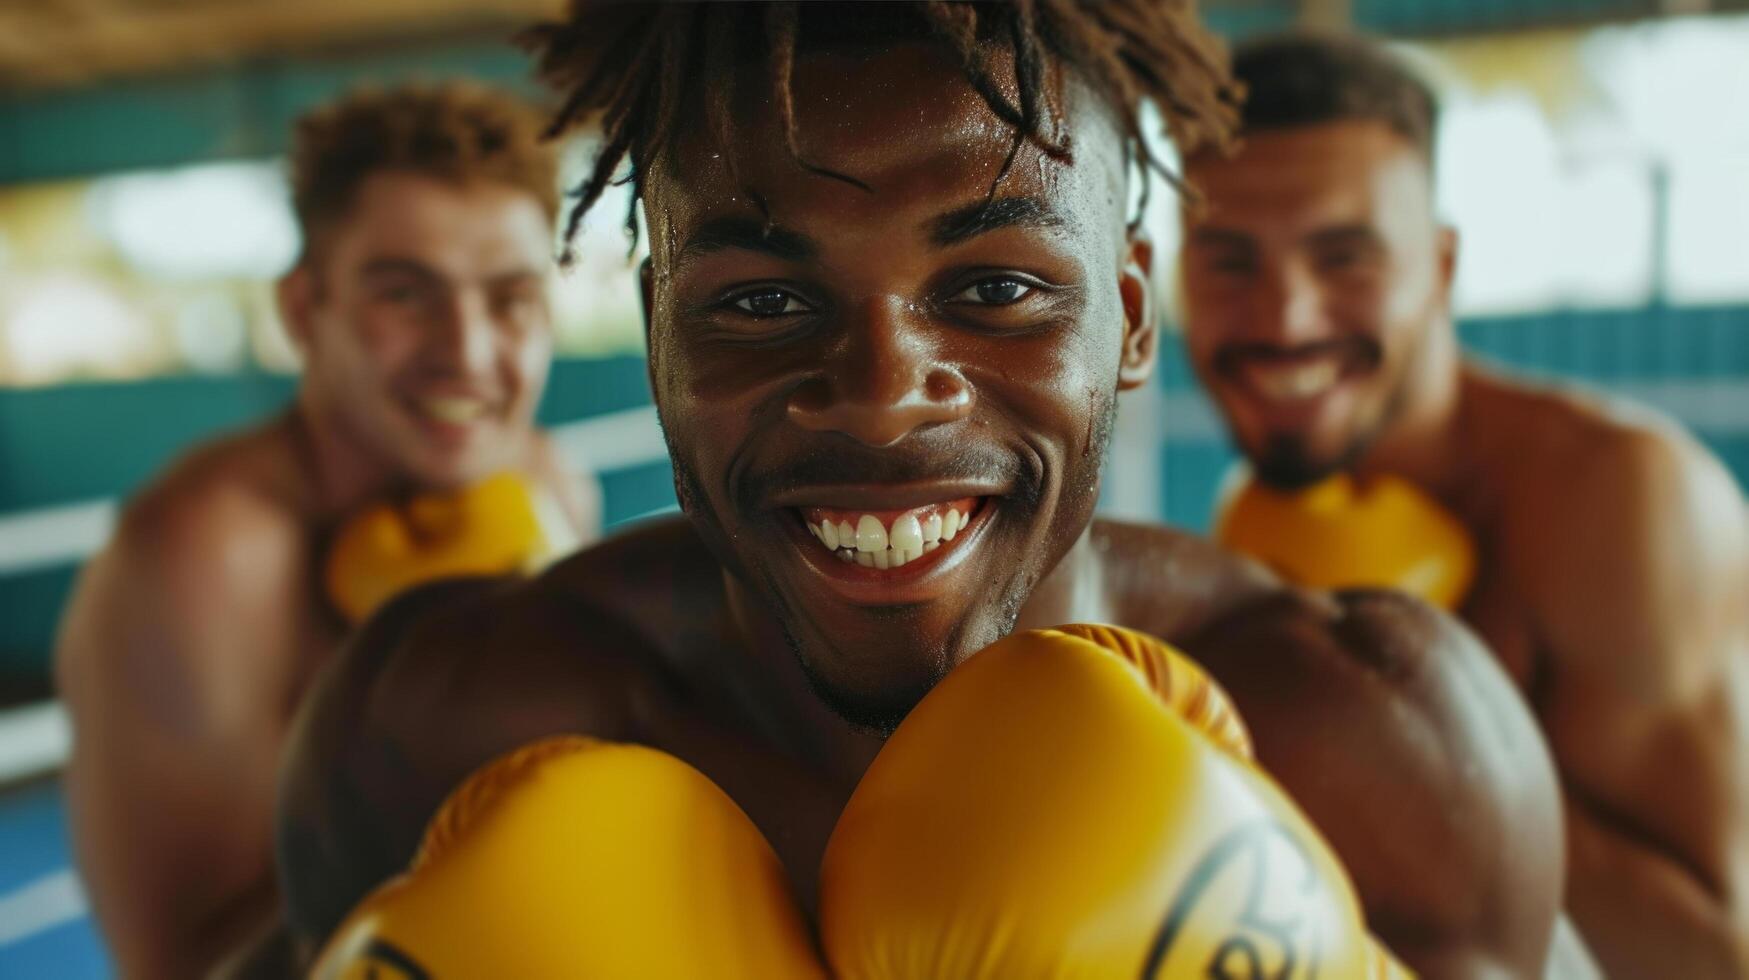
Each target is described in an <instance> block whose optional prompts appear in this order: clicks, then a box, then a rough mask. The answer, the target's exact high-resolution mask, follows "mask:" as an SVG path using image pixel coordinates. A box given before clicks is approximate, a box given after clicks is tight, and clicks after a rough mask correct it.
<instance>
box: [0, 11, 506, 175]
mask: <svg viewBox="0 0 1749 980" xmlns="http://www.w3.org/2000/svg"><path fill="white" fill-rule="evenodd" d="M445 78H473V79H477V80H480V81H485V82H492V83H495V84H499V85H503V86H505V87H508V88H512V89H515V90H518V91H521V92H523V93H524V94H527V95H534V94H535V93H536V92H537V91H538V89H537V88H536V86H535V85H534V82H533V79H532V78H531V76H530V62H529V60H528V58H527V56H526V55H524V54H523V53H522V52H521V51H519V50H518V49H517V48H515V47H514V46H512V45H511V44H510V43H509V39H508V38H507V37H506V38H495V37H494V38H485V39H481V40H477V41H469V42H451V43H447V44H427V45H420V46H417V47H407V48H405V49H401V50H391V51H386V52H373V53H371V54H369V55H354V56H334V57H330V58H309V59H300V60H297V61H265V62H255V63H251V64H249V65H247V66H244V67H240V68H231V69H225V70H216V71H209V72H201V73H190V74H185V75H178V76H171V77H163V78H149V79H141V80H134V81H129V82H128V83H127V84H125V85H108V86H102V87H98V88H91V89H73V90H66V91H50V92H40V93H15V94H4V93H0V184H11V183H24V182H29V181H43V180H64V179H67V178H71V177H87V176H94V175H98V174H105V173H112V172H114V171H118V170H137V169H142V168H151V167H171V166H178V165H183V164H191V163H199V162H204V161H210V160H220V159H239V158H261V157H269V156H274V155H277V154H279V153H281V152H282V151H283V150H284V149H285V146H286V140H287V138H288V136H289V135H290V133H291V124H292V121H293V120H295V119H296V118H297V117H298V116H299V115H300V114H302V113H303V112H304V111H305V110H306V109H308V108H310V107H311V106H313V105H316V104H317V103H320V102H323V101H325V100H327V99H330V98H333V97H334V96H336V95H338V94H340V93H342V92H344V91H346V90H348V89H350V88H352V87H354V86H357V85H360V84H366V83H370V84H386V83H392V82H397V81H402V80H407V79H424V80H439V79H445Z"/></svg>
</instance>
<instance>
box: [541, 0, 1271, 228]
mask: <svg viewBox="0 0 1749 980" xmlns="http://www.w3.org/2000/svg"><path fill="white" fill-rule="evenodd" d="M522 40H523V43H524V44H525V45H527V46H528V47H529V48H530V50H532V51H533V52H534V54H535V56H536V58H537V65H538V73H539V75H540V77H541V78H542V80H544V81H545V82H546V83H547V84H549V85H550V86H552V87H553V88H554V89H556V90H557V91H558V92H559V93H560V95H561V96H562V97H563V100H564V101H563V105H562V106H561V108H560V109H559V111H558V113H557V115H556V116H555V117H554V118H553V120H552V123H551V125H550V126H549V127H548V130H547V132H548V135H549V136H557V135H558V134H561V133H563V132H565V131H566V130H567V129H569V128H570V127H571V126H572V125H573V124H576V123H580V122H584V121H595V120H598V121H599V123H600V127H601V130H602V147H601V150H600V153H599V155H598V156H597V157H596V158H595V162H594V165H593V167H592V168H591V169H590V171H589V173H588V175H587V176H586V177H584V178H583V180H582V181H581V182H580V183H579V184H578V186H577V187H576V188H575V189H573V190H572V191H571V192H570V193H571V196H573V197H574V198H575V201H574V203H573V204H572V206H571V209H570V214H569V216H568V217H567V219H566V224H565V233H564V239H563V240H564V242H565V243H566V246H565V252H566V257H567V258H568V257H569V254H570V242H571V240H572V238H573V237H574V236H575V234H576V231H577V227H578V226H579V225H580V224H581V222H582V220H583V216H584V215H585V214H586V213H587V212H588V210H589V208H590V207H591V206H593V205H594V204H595V202H596V201H597V200H599V199H600V197H601V195H602V192H603V191H605V190H606V189H607V187H608V185H609V184H611V183H630V184H631V185H632V188H633V195H632V204H631V209H630V211H629V212H628V213H627V215H626V231H627V234H628V235H629V236H630V237H631V239H632V241H633V243H634V247H635V243H636V239H637V233H638V232H637V202H638V200H639V199H641V198H642V196H643V189H644V188H643V180H644V176H645V175H646V174H648V173H649V172H650V168H651V166H652V164H653V162H654V161H655V160H657V159H658V158H659V157H661V156H662V154H663V153H664V152H666V151H667V150H668V149H669V144H670V142H671V141H672V140H673V138H674V136H675V133H676V126H677V120H678V117H679V115H680V113H681V112H682V111H683V108H682V107H683V106H691V105H696V104H700V103H702V107H703V111H704V115H705V120H704V121H705V124H706V131H707V132H709V133H711V134H712V136H714V137H715V139H716V140H717V141H718V143H719V145H721V146H724V147H727V146H728V145H730V140H729V133H730V129H731V120H730V111H731V105H732V101H733V96H734V91H733V80H734V75H735V71H736V69H737V68H739V67H741V66H745V65H762V66H763V68H764V73H763V74H764V80H765V84H766V85H768V86H769V91H770V94H771V102H772V104H773V105H775V106H776V108H777V112H778V120H779V123H780V125H781V127H782V132H783V137H784V140H785V143H786V144H787V148H788V150H789V153H790V155H791V157H792V158H793V159H794V160H795V161H796V163H797V164H798V165H799V166H801V167H802V168H803V169H805V170H807V171H809V172H811V173H814V174H817V175H820V176H823V177H828V178H831V179H834V180H839V181H842V182H844V183H846V184H849V185H852V186H855V187H859V188H862V189H863V190H867V189H868V188H867V187H866V186H865V185H864V184H862V183H861V182H860V181H858V180H857V179H856V178H855V177H853V176H850V175H846V174H840V173H835V172H833V171H830V170H827V169H824V168H822V167H819V166H816V165H814V164H813V163H811V162H809V161H808V160H807V159H806V158H805V157H804V155H803V154H802V152H801V147H800V143H799V140H798V137H797V132H796V114H795V103H794V97H793V96H794V93H793V91H792V88H791V79H792V77H793V74H794V71H795V63H796V57H797V53H798V52H799V51H806V50H814V49H818V48H823V47H828V46H832V45H834V44H837V45H850V44H869V43H881V42H889V43H897V42H902V41H907V40H935V41H940V42H943V43H945V44H947V45H948V46H949V47H950V48H951V49H952V51H953V52H954V54H955V55H956V56H957V58H958V60H959V63H960V67H961V69H962V70H963V71H964V72H965V78H966V81H967V82H969V83H970V84H971V86H972V88H973V89H974V90H976V91H977V93H978V94H979V95H980V96H982V97H983V100H984V102H985V103H986V104H988V106H989V107H990V110H991V112H993V113H994V114H995V115H996V116H997V117H998V118H999V119H1001V120H1002V121H1003V122H1005V123H1007V124H1008V125H1010V126H1012V127H1013V129H1014V134H1013V143H1012V145H1011V146H1010V149H1009V151H1008V155H1007V158H1006V159H1005V160H1004V162H1003V165H1002V168H1001V170H1000V171H999V172H998V174H997V176H996V179H995V181H993V182H992V184H991V187H990V194H991V195H992V196H994V194H995V193H996V189H997V185H999V184H1000V183H1001V181H1002V179H1003V177H1005V176H1006V175H1007V173H1008V171H1009V168H1010V167H1011V166H1012V164H1013V162H1014V159H1015V156H1016V155H1017V154H1018V153H1019V151H1020V149H1021V147H1022V146H1024V145H1025V144H1028V143H1031V144H1032V145H1034V146H1035V147H1037V148H1038V149H1039V150H1040V151H1042V152H1043V153H1045V154H1046V155H1048V156H1050V157H1052V158H1055V159H1058V160H1063V161H1067V160H1069V159H1071V147H1070V146H1069V144H1068V141H1067V140H1066V139H1059V138H1056V137H1054V136H1053V135H1052V134H1051V133H1050V132H1049V131H1048V130H1049V126H1048V124H1049V122H1050V120H1049V118H1048V115H1047V113H1046V101H1047V99H1048V98H1049V97H1050V96H1051V91H1050V88H1049V85H1048V83H1047V74H1048V72H1047V70H1048V68H1049V67H1050V66H1051V64H1052V62H1056V63H1060V64H1062V65H1064V66H1066V67H1069V68H1072V69H1074V70H1075V71H1077V72H1079V74H1080V76H1081V77H1082V78H1083V79H1084V80H1085V81H1086V82H1087V83H1089V84H1091V85H1092V86H1093V88H1094V90H1095V91H1096V92H1097V93H1098V94H1099V95H1100V96H1101V97H1103V98H1104V99H1105V100H1106V102H1107V103H1108V104H1109V105H1110V106H1111V107H1112V108H1113V109H1114V110H1115V112H1116V117H1117V119H1118V122H1119V125H1120V127H1121V129H1122V137H1123V141H1124V152H1125V157H1126V159H1127V160H1129V161H1131V162H1132V163H1133V164H1134V165H1136V166H1138V167H1139V169H1140V170H1141V173H1142V181H1143V183H1142V203H1143V206H1144V207H1145V206H1146V201H1147V193H1148V175H1149V174H1150V173H1158V174H1160V175H1162V176H1163V177H1165V178H1166V180H1167V181H1168V182H1169V183H1170V184H1172V185H1173V186H1174V187H1180V186H1181V185H1180V183H1179V181H1178V178H1177V176H1176V175H1174V174H1172V173H1171V172H1169V171H1168V170H1167V168H1166V167H1165V165H1164V164H1162V163H1161V161H1160V160H1159V159H1158V158H1157V157H1156V155H1155V154H1154V152H1153V151H1152V149H1151V148H1150V145H1149V141H1148V140H1147V139H1146V138H1145V134H1144V132H1143V123H1142V105H1143V103H1144V102H1147V101H1152V102H1153V103H1154V104H1156V105H1157V106H1158V107H1159V109H1160V111H1161V113H1162V115H1163V116H1164V117H1165V123H1166V129H1167V133H1168V135H1169V136H1170V137H1171V138H1172V140H1173V141H1174V142H1175V143H1176V144H1177V145H1178V147H1179V148H1180V150H1181V151H1182V152H1185V153H1188V152H1190V151H1192V150H1194V149H1197V148H1199V147H1202V146H1208V145H1212V146H1216V147H1219V148H1221V149H1223V150H1224V149H1226V148H1228V147H1229V146H1230V144H1231V140H1232V138H1233V131H1234V128H1235V126H1236V120H1237V105H1238V101H1239V90H1238V87H1237V86H1236V85H1235V84H1234V83H1233V81H1232V79H1231V77H1230V75H1229V73H1228V68H1227V58H1226V53H1225V50H1224V48H1223V47H1222V45H1221V44H1220V42H1219V41H1217V40H1216V39H1215V38H1214V36H1213V35H1211V34H1209V33H1208V32H1207V31H1206V30H1205V29H1204V28H1203V27H1202V25H1201V23H1200V22H1199V21H1198V19H1197V16H1196V0H979V2H970V3H967V2H947V0H909V2H846V0H841V2H834V3H826V2H819V0H817V2H812V3H806V2H801V0H773V2H744V0H738V2H721V0H719V2H670V3H639V2H627V0H571V6H570V9H569V13H568V16H567V17H565V18H564V19H563V20H560V21H557V22H553V23H546V24H541V25H539V26H536V27H534V28H532V29H530V30H529V31H527V32H525V33H524V35H523V38H522ZM1004 55H1005V56H1007V58H1009V59H1011V61H1012V64H1013V66H1014V78H1015V83H1016V85H1015V89H1016V97H1014V98H1010V97H1009V95H1008V94H1007V93H1005V92H1004V91H1003V86H1002V85H1001V84H1000V82H999V80H998V77H997V75H996V73H995V71H994V70H993V68H992V66H993V65H995V64H1000V63H1001V58H1002V56H1004ZM724 159H725V160H728V161H729V165H730V167H731V168H732V167H733V161H732V158H731V156H730V154H728V153H724ZM622 163H626V164H628V165H629V171H628V172H627V173H626V174H625V175H624V176H622V177H620V178H618V180H616V179H615V173H616V172H617V171H618V170H619V168H620V165H621V164H622ZM754 200H755V203H756V204H760V206H761V207H763V205H762V203H761V202H759V200H758V198H757V197H756V196H755V198H754ZM1138 213H1139V212H1138Z"/></svg>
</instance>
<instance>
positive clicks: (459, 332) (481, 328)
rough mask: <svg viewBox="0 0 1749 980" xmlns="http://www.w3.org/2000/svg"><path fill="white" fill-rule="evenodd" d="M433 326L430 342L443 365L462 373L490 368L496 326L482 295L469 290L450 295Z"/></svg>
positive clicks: (466, 373)
mask: <svg viewBox="0 0 1749 980" xmlns="http://www.w3.org/2000/svg"><path fill="white" fill-rule="evenodd" d="M433 330H434V337H433V338H432V346H433V348H434V352H435V353H437V354H438V355H439V356H440V357H441V359H442V361H443V363H444V366H446V367H448V368H450V369H452V370H454V371H455V372H456V373H458V374H464V375H470V374H483V373H485V372H487V371H489V370H490V369H491V366H492V351H493V347H494V344H495V340H494V338H495V337H496V336H497V326H496V324H494V322H493V318H492V309H491V304H490V303H488V302H487V300H486V298H485V297H484V296H477V295H473V294H471V293H469V292H458V293H456V294H454V295H452V296H451V298H450V301H449V302H448V303H447V304H446V305H445V308H444V310H443V315H442V316H441V317H440V318H439V322H438V323H436V324H433Z"/></svg>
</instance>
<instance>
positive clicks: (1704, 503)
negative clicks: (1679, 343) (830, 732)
mask: <svg viewBox="0 0 1749 980" xmlns="http://www.w3.org/2000/svg"><path fill="white" fill-rule="evenodd" d="M1487 384H1488V389H1487V390H1488V400H1489V402H1490V403H1491V404H1492V406H1493V408H1492V410H1491V411H1490V415H1491V416H1492V418H1493V419H1494V421H1493V423H1492V428H1494V429H1495V430H1497V431H1499V432H1500V433H1503V434H1506V435H1507V436H1508V438H1507V439H1506V440H1505V443H1504V444H1505V446H1506V448H1507V451H1508V452H1509V453H1510V454H1511V455H1512V457H1513V458H1514V459H1515V460H1516V461H1517V463H1518V466H1519V473H1518V474H1517V478H1516V479H1514V481H1513V486H1514V491H1515V493H1514V494H1513V495H1512V496H1511V497H1509V498H1508V501H1507V502H1508V505H1509V506H1510V508H1511V511H1510V513H1509V515H1508V519H1509V520H1510V521H1512V523H1513V524H1514V526H1515V528H1516V529H1518V530H1520V531H1524V530H1528V529H1532V528H1546V529H1547V530H1548V532H1549V533H1551V534H1554V535H1557V536H1562V537H1567V536H1573V535H1575V534H1577V535H1579V536H1583V537H1589V538H1597V539H1599V541H1600V543H1605V544H1607V543H1608V542H1609V541H1610V540H1612V536H1610V535H1601V536H1600V535H1596V534H1595V533H1592V532H1593V531H1594V529H1595V527H1594V525H1590V524H1589V523H1588V522H1589V521H1590V520H1591V519H1592V518H1595V517H1609V518H1617V519H1627V520H1644V519H1657V520H1660V521H1663V520H1672V519H1673V520H1677V521H1681V522H1684V523H1705V524H1706V525H1707V526H1708V527H1714V528H1717V529H1718V530H1720V531H1723V532H1725V533H1727V534H1728V535H1733V534H1740V533H1741V525H1742V524H1743V521H1744V508H1743V498H1742V491H1741V489H1740V488H1739V487H1738V486H1737V485H1736V482H1735V481H1734V480H1733V479H1732V477H1731V474H1730V472H1729V471H1728V470H1726V469H1725V467H1724V465H1723V464H1722V463H1720V462H1719V460H1718V459H1717V457H1715V456H1714V455H1713V454H1712V453H1711V452H1710V451H1709V450H1708V449H1707V448H1706V447H1705V446H1703V445H1702V444H1701V443H1700V442H1699V441H1698V440H1696V439H1695V438H1694V437H1693V436H1692V435H1691V434H1689V433H1688V432H1687V431H1686V430H1685V429H1683V428H1682V426H1681V425H1679V424H1678V423H1676V422H1675V421H1674V420H1672V419H1671V418H1669V417H1668V416H1666V415H1664V414H1663V413H1661V412H1658V411H1656V410H1654V409H1651V408H1649V407H1646V406H1643V405H1639V404H1635V403H1632V402H1627V401H1623V400H1619V399H1612V398H1609V397H1606V396H1604V395H1601V394H1586V393H1581V392H1579V391H1576V390H1568V389H1561V388H1551V387H1541V386H1533V385H1528V384H1522V383H1517V382H1508V381H1503V380H1498V379H1491V380H1490V381H1489V382H1488V383H1487ZM1719 522H1723V526H1722V527H1720V526H1719ZM1694 543H1696V544H1704V543H1705V542H1700V541H1697V542H1694Z"/></svg>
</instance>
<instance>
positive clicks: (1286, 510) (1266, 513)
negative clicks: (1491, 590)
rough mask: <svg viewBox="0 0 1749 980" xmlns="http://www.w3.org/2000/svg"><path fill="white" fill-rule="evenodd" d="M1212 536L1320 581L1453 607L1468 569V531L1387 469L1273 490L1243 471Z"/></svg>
mask: <svg viewBox="0 0 1749 980" xmlns="http://www.w3.org/2000/svg"><path fill="white" fill-rule="evenodd" d="M1219 511H1220V512H1219V514H1218V515H1217V516H1216V518H1215V539H1216V540H1218V541H1219V542H1221V543H1222V544H1224V545H1226V546H1227V547H1229V548H1232V549H1233V550H1235V551H1239V552H1243V553H1245V554H1248V555H1250V556H1252V557H1254V558H1256V559H1258V560H1260V561H1262V562H1263V563H1264V564H1266V565H1268V566H1270V567H1271V568H1274V569H1275V570H1276V571H1277V572H1280V573H1281V574H1282V576H1283V577H1285V578H1286V579H1288V580H1289V581H1291V582H1297V583H1299V584H1301V585H1308V586H1311V587H1313V588H1319V589H1339V588H1351V587H1357V586H1377V587H1382V588H1392V589H1398V590H1400V591H1403V592H1407V593H1409V594H1411V595H1414V596H1418V597H1420V598H1422V599H1425V600H1426V601H1428V602H1430V603H1432V604H1434V605H1436V606H1439V607H1441V608H1444V609H1456V608H1457V607H1458V605H1459V604H1461V603H1462V602H1463V600H1464V596H1465V595H1466V594H1468V592H1469V590H1470V584H1471V582H1472V581H1473V580H1474V578H1475V574H1476V548H1475V543H1474V542H1473V541H1472V540H1471V538H1470V534H1469V531H1467V530H1466V529H1465V528H1464V526H1463V524H1461V523H1459V521H1458V519H1457V518H1456V517H1453V516H1452V515H1451V513H1449V512H1448V511H1447V510H1446V509H1445V508H1444V507H1441V506H1440V504H1439V502H1438V501H1436V500H1434V499H1433V498H1432V497H1429V496H1428V495H1427V494H1425V493H1423V492H1422V491H1421V490H1419V489H1417V488H1416V487H1415V486H1413V485H1412V484H1410V483H1407V482H1405V481H1403V480H1400V479H1398V478H1396V477H1393V476H1377V477H1372V478H1369V479H1367V480H1365V481H1364V482H1362V481H1357V480H1356V479H1354V478H1353V477H1351V476H1348V475H1347V474H1338V475H1337V476H1333V477H1331V478H1329V479H1327V480H1325V481H1323V482H1322V483H1318V484H1315V485H1314V486H1311V487H1308V488H1306V489H1304V490H1299V491H1281V490H1274V489H1271V488H1269V487H1266V486H1264V485H1262V484H1261V483H1258V482H1257V481H1256V480H1254V479H1252V478H1251V477H1250V476H1249V474H1247V475H1245V476H1244V477H1243V478H1242V479H1241V481H1240V483H1239V485H1238V486H1237V488H1236V489H1235V490H1234V491H1233V492H1231V493H1229V494H1227V495H1226V499H1225V500H1224V501H1223V505H1222V506H1221V507H1220V508H1219Z"/></svg>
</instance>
